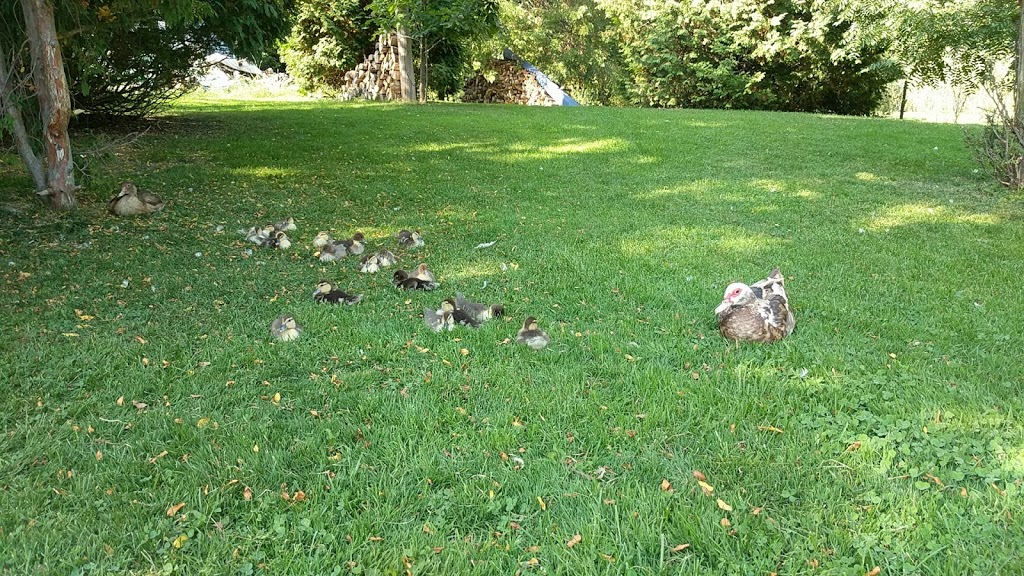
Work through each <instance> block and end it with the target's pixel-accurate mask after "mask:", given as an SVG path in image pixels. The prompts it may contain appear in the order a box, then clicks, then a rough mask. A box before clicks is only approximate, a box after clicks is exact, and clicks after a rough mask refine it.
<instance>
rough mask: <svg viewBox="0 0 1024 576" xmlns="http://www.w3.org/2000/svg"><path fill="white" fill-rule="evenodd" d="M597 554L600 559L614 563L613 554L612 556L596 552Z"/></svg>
mask: <svg viewBox="0 0 1024 576" xmlns="http://www.w3.org/2000/svg"><path fill="white" fill-rule="evenodd" d="M598 556H600V557H601V559H602V560H605V561H606V562H611V563H612V564H614V563H615V556H612V555H611V554H602V553H599V554H598Z"/></svg>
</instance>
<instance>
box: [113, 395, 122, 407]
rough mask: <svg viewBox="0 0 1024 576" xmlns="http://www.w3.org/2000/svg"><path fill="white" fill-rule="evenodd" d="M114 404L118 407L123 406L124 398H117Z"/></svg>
mask: <svg viewBox="0 0 1024 576" xmlns="http://www.w3.org/2000/svg"><path fill="white" fill-rule="evenodd" d="M115 404H117V405H118V406H124V396H119V397H118V398H117V402H115Z"/></svg>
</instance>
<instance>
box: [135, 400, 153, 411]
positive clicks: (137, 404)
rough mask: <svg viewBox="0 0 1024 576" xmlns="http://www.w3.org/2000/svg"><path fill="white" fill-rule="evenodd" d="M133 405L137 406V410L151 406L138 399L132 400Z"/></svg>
mask: <svg viewBox="0 0 1024 576" xmlns="http://www.w3.org/2000/svg"><path fill="white" fill-rule="evenodd" d="M132 406H135V409H136V410H138V411H139V412H142V411H143V410H145V409H146V408H148V407H149V404H146V403H145V402H139V401H137V400H132Z"/></svg>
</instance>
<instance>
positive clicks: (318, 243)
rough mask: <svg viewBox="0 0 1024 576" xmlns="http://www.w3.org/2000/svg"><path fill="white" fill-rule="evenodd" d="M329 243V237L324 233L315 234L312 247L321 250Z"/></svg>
mask: <svg viewBox="0 0 1024 576" xmlns="http://www.w3.org/2000/svg"><path fill="white" fill-rule="evenodd" d="M331 242H332V240H331V235H330V234H328V233H327V232H324V231H320V232H317V233H316V236H315V237H314V238H313V246H314V247H316V248H323V247H324V246H326V245H328V244H330V243H331Z"/></svg>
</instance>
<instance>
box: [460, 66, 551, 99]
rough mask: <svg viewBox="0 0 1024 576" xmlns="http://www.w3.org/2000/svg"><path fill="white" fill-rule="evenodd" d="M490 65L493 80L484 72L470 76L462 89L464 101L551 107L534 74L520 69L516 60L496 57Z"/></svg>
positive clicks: (548, 97)
mask: <svg viewBox="0 0 1024 576" xmlns="http://www.w3.org/2000/svg"><path fill="white" fill-rule="evenodd" d="M491 68H492V70H494V71H495V72H496V77H495V78H494V82H490V81H488V80H487V78H485V77H484V76H483V75H478V76H474V77H473V78H470V79H469V81H467V82H466V86H465V89H464V90H463V94H462V101H463V102H482V103H487V104H490V103H494V104H526V105H529V106H551V105H553V104H554V103H555V101H554V100H553V99H552V98H551V97H550V96H548V94H547V92H545V91H544V89H543V88H541V86H540V84H539V83H537V79H536V78H534V76H533V74H530V73H529V72H527V71H526V70H523V69H522V68H521V67H520V66H519V64H518V63H517V62H514V61H511V60H495V61H493V62H492V63H491Z"/></svg>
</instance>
